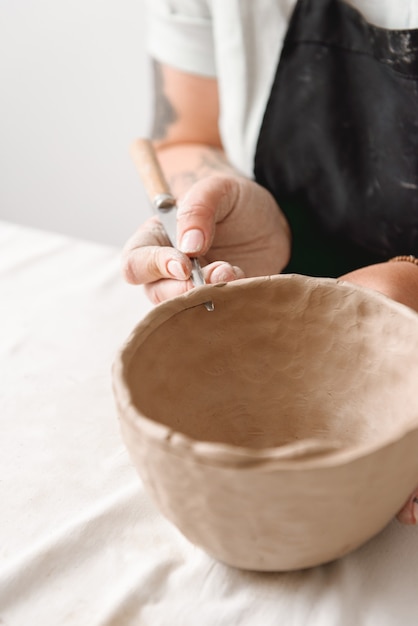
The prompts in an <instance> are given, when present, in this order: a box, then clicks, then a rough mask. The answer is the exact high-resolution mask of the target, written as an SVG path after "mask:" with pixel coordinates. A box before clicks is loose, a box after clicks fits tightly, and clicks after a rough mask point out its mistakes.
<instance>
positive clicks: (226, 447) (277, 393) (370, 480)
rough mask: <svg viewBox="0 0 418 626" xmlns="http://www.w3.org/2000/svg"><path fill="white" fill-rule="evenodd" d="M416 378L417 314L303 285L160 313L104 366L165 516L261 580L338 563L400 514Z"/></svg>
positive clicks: (201, 296)
mask: <svg viewBox="0 0 418 626" xmlns="http://www.w3.org/2000/svg"><path fill="white" fill-rule="evenodd" d="M208 300H211V301H213V302H214V304H215V310H214V311H213V312H208V311H207V310H206V309H205V308H204V306H203V304H202V303H204V302H206V301H208ZM417 380H418V315H417V314H416V313H414V312H413V311H412V310H410V309H408V308H407V307H404V306H402V305H400V304H397V303H395V302H393V301H391V300H389V299H388V298H386V297H384V296H382V295H380V294H378V293H376V292H373V291H370V290H367V289H361V288H358V287H355V286H353V285H350V284H348V283H344V282H339V281H335V280H332V279H318V278H309V277H305V276H299V275H287V276H275V277H264V278H253V279H245V280H240V281H236V282H234V283H229V284H224V285H219V286H209V285H208V286H205V287H201V288H198V289H194V290H192V291H190V292H188V293H187V294H186V295H184V296H180V297H178V298H175V299H173V300H170V301H168V302H166V303H163V304H161V305H159V306H157V307H156V308H155V309H154V310H153V311H151V312H150V313H149V314H148V316H147V317H146V318H144V320H143V321H141V322H140V324H139V325H138V326H137V327H136V328H135V330H134V331H133V333H132V335H131V337H130V338H129V340H128V342H127V343H126V344H125V346H123V348H122V350H121V351H120V354H119V355H118V357H117V359H116V361H115V364H114V369H113V381H114V392H115V397H116V401H117V405H118V410H119V415H120V422H121V429H122V434H123V437H124V440H125V443H126V446H127V448H128V450H129V452H130V455H131V458H132V460H133V462H134V464H135V466H136V467H137V470H138V472H139V474H140V476H141V478H142V480H143V481H144V484H145V486H146V487H147V489H148V491H149V493H150V494H151V496H152V497H153V499H154V500H155V502H156V503H157V505H158V507H159V509H160V511H161V512H162V513H163V514H164V515H165V516H166V517H167V518H168V519H169V520H171V521H172V522H173V523H174V524H175V525H176V526H177V527H178V528H179V529H180V531H181V532H182V533H183V534H184V535H185V536H186V537H187V538H188V539H189V540H190V541H191V542H193V543H194V544H196V545H198V546H200V547H201V548H202V549H204V550H205V551H206V552H207V553H209V554H210V555H212V556H213V557H215V558H216V559H219V560H221V561H223V562H225V563H227V564H229V565H232V566H235V567H239V568H244V569H252V570H262V571H274V570H275V571H283V570H292V569H299V568H304V567H309V566H313V565H317V564H320V563H324V562H327V561H330V560H333V559H335V558H338V557H340V556H342V555H344V554H346V553H348V552H350V551H351V550H353V549H355V548H356V547H358V546H359V545H361V544H363V543H364V542H366V541H367V540H368V539H369V538H371V537H372V536H374V535H375V534H377V533H378V532H379V531H380V530H381V529H382V528H383V527H384V526H385V525H386V524H387V523H388V522H389V521H390V520H391V518H392V517H393V516H394V515H395V514H396V513H397V511H398V510H399V509H400V508H401V506H402V505H403V503H404V502H405V500H406V499H407V497H408V495H409V494H410V493H411V492H412V491H413V489H414V488H415V487H416V486H417V484H418V455H417V454H416V449H417V446H418V394H417V392H416V389H417V386H416V385H417Z"/></svg>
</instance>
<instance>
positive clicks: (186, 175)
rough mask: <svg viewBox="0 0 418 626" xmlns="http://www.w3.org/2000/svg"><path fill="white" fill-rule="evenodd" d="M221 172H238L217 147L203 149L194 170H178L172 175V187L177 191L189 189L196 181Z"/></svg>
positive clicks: (170, 181)
mask: <svg viewBox="0 0 418 626" xmlns="http://www.w3.org/2000/svg"><path fill="white" fill-rule="evenodd" d="M220 172H225V173H230V174H237V172H236V170H234V168H233V167H232V165H230V164H229V163H228V161H227V159H226V157H225V156H224V154H223V152H221V151H220V150H218V149H217V148H210V147H209V146H208V147H207V148H204V149H202V154H201V157H200V162H199V163H198V165H197V166H196V168H195V169H193V170H183V171H180V172H176V173H175V174H173V175H172V176H170V180H169V183H170V187H171V188H172V189H173V190H174V191H175V192H177V190H181V191H184V190H187V189H188V188H189V187H191V186H192V185H193V184H194V183H196V182H197V181H198V180H201V179H202V178H205V177H206V176H210V175H211V174H217V173H220Z"/></svg>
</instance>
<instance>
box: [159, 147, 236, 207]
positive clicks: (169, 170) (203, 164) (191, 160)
mask: <svg viewBox="0 0 418 626" xmlns="http://www.w3.org/2000/svg"><path fill="white" fill-rule="evenodd" d="M154 145H155V148H156V151H157V153H158V158H159V161H160V163H161V165H162V168H163V170H164V173H165V176H166V177H167V180H168V183H169V185H170V187H171V189H172V192H173V194H174V195H175V196H176V197H181V196H182V195H184V193H186V191H187V190H188V189H189V188H190V187H191V186H192V185H193V184H194V183H196V182H197V181H199V180H202V179H203V178H206V177H207V176H211V175H213V174H226V175H233V176H239V175H240V174H239V172H238V171H237V170H236V169H235V168H234V167H233V166H232V165H231V164H230V163H229V162H228V160H227V158H226V156H225V153H224V152H223V150H222V149H221V148H216V147H213V146H210V145H206V144H199V143H176V144H166V143H162V142H154Z"/></svg>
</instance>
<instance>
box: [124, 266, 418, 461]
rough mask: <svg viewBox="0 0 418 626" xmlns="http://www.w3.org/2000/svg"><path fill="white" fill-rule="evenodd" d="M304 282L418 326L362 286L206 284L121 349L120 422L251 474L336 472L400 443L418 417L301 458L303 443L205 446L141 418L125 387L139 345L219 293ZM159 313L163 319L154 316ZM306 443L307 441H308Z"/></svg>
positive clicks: (147, 319) (329, 281)
mask: <svg viewBox="0 0 418 626" xmlns="http://www.w3.org/2000/svg"><path fill="white" fill-rule="evenodd" d="M286 280H289V281H301V282H304V283H305V284H306V283H307V282H310V283H311V284H312V286H320V287H321V286H326V285H329V286H331V285H332V286H333V288H335V286H336V285H338V288H339V289H344V290H346V291H347V292H349V291H352V292H360V293H363V294H365V295H367V297H368V299H370V298H372V299H374V300H375V301H377V302H380V303H384V305H385V306H386V307H388V308H389V309H391V310H392V311H393V312H394V313H396V314H400V315H401V316H403V317H406V318H409V319H411V320H414V323H416V324H417V325H418V313H416V312H415V311H414V310H413V309H411V308H409V307H407V306H406V305H403V304H400V303H399V302H396V301H394V300H392V299H391V298H389V297H387V296H385V295H383V294H381V293H379V292H377V291H374V290H372V289H369V288H367V287H360V286H357V285H354V284H352V283H349V282H348V281H342V280H339V279H333V278H322V277H310V276H304V275H299V274H278V275H276V276H262V277H257V278H251V279H240V280H236V281H233V282H231V283H218V284H216V285H204V286H202V287H197V288H194V289H192V290H190V291H188V292H187V293H185V294H182V295H180V296H177V297H175V298H172V299H170V300H167V301H165V302H162V303H161V304H158V305H157V306H156V307H155V308H154V309H152V310H151V311H150V312H148V313H147V314H146V315H145V316H144V317H143V318H142V319H141V320H140V321H139V322H138V324H136V326H135V327H134V328H133V330H132V331H131V333H130V335H129V337H128V338H127V340H126V341H125V342H124V344H123V345H122V346H121V348H120V349H119V350H118V352H117V354H116V357H115V359H114V362H113V367H112V383H113V392H114V397H115V400H116V406H117V409H118V413H119V419H120V421H121V422H122V423H127V424H128V425H129V427H130V428H131V429H133V430H134V431H135V434H136V435H137V436H142V437H144V436H145V437H146V438H147V439H148V440H152V442H153V443H154V444H155V445H158V446H159V447H161V448H164V449H165V450H166V451H168V452H170V453H172V454H175V455H178V456H181V457H184V455H185V454H187V455H188V457H189V458H192V459H193V460H194V461H195V462H197V463H200V464H202V465H209V466H216V467H225V468H240V469H251V470H258V471H268V470H271V469H273V468H274V469H275V468H280V469H292V470H297V469H300V470H306V469H321V468H325V467H330V466H332V467H336V466H341V465H345V464H349V463H351V462H353V461H355V460H357V459H360V458H363V457H365V456H369V455H371V454H373V453H374V452H376V451H377V450H381V449H383V448H386V447H389V446H391V445H394V444H397V443H399V442H400V441H401V440H402V439H404V438H405V437H407V436H408V435H409V434H410V433H411V432H414V431H416V430H417V429H418V414H417V418H416V423H415V424H410V425H408V426H405V427H403V428H401V429H400V430H399V432H398V433H393V434H392V435H390V436H388V437H387V439H386V440H384V441H380V442H377V443H375V444H366V443H365V444H363V445H356V446H353V447H351V448H346V449H345V450H343V451H342V450H341V449H335V448H334V449H332V448H331V449H325V450H315V448H314V449H313V450H311V451H310V452H309V451H308V454H301V455H300V456H298V446H299V444H298V443H292V444H287V445H284V446H274V447H270V448H261V449H257V450H255V449H253V448H249V447H243V446H234V445H232V444H226V443H225V444H224V443H220V442H205V441H199V440H197V439H194V438H192V437H190V436H188V435H185V434H183V433H180V432H178V431H175V430H173V429H172V428H170V427H168V426H165V425H164V424H161V423H158V422H156V421H154V420H153V419H152V418H150V417H147V416H146V415H143V414H141V413H140V412H139V411H138V409H137V408H136V407H135V405H134V403H133V401H132V396H131V393H130V391H129V387H128V385H127V382H126V377H125V371H126V368H127V367H128V366H129V363H130V361H131V359H132V357H133V355H134V353H135V351H136V349H137V346H138V343H139V342H142V341H144V340H145V339H146V338H147V337H148V336H149V335H151V334H152V333H153V332H154V331H155V330H156V329H157V328H158V327H159V326H161V325H162V324H164V323H165V322H166V321H167V320H168V319H170V318H171V317H173V316H174V315H177V314H178V313H180V312H182V311H184V310H186V309H189V308H192V307H195V306H201V305H202V304H203V303H205V302H206V301H208V300H210V299H211V298H212V299H213V297H214V293H215V292H216V290H217V289H228V290H234V289H236V288H237V287H242V286H244V287H245V288H250V289H252V288H256V287H257V286H258V285H260V284H262V283H265V282H266V281H274V282H276V281H286ZM157 309H158V311H159V315H158V316H156V315H155V311H156V310H157ZM304 442H306V440H304Z"/></svg>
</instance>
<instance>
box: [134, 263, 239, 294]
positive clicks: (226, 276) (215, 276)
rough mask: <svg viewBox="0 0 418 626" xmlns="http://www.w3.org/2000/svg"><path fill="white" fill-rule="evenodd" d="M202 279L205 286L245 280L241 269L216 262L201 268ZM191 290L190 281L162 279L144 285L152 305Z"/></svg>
mask: <svg viewBox="0 0 418 626" xmlns="http://www.w3.org/2000/svg"><path fill="white" fill-rule="evenodd" d="M202 272H203V277H204V279H205V282H206V283H207V284H215V283H226V282H231V281H233V280H237V279H238V278H245V275H244V272H243V271H242V270H241V268H239V267H236V266H232V265H230V264H229V263H224V262H222V261H216V262H215V263H211V264H210V265H206V266H205V267H203V268H202ZM192 288H193V284H192V281H191V280H182V281H179V280H168V279H162V280H158V281H155V282H153V283H148V284H147V285H145V293H146V295H147V296H148V298H149V299H150V300H151V302H152V303H153V304H159V303H160V302H163V301H164V300H168V299H169V298H174V297H176V296H179V295H181V294H182V293H185V292H186V291H188V290H189V289H192Z"/></svg>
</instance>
